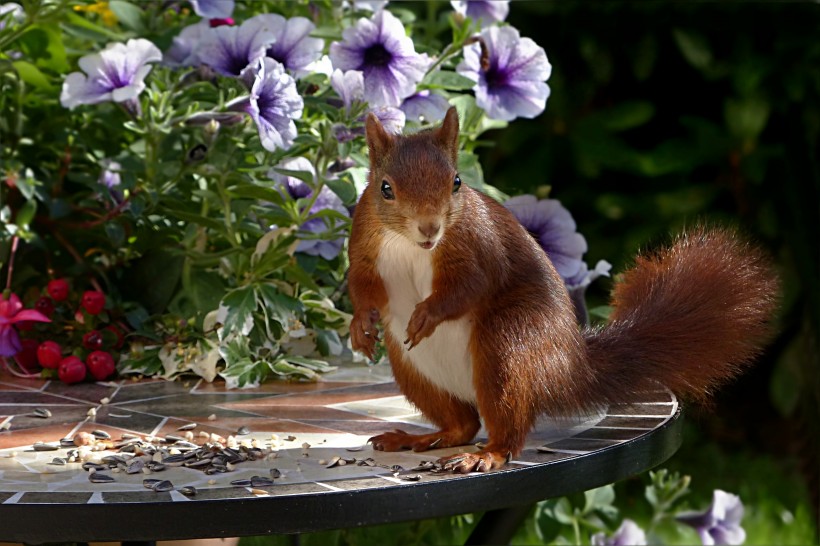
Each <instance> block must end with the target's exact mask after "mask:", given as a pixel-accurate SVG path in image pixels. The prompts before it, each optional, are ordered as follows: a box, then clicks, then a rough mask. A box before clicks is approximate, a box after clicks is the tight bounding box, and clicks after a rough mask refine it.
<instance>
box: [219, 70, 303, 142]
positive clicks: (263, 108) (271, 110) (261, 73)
mask: <svg viewBox="0 0 820 546" xmlns="http://www.w3.org/2000/svg"><path fill="white" fill-rule="evenodd" d="M243 77H244V79H245V83H246V84H247V85H248V87H249V88H250V91H251V93H250V96H248V97H241V98H239V99H235V100H234V101H232V102H231V103H230V104H228V105H227V106H228V108H230V109H231V110H236V111H244V112H247V113H248V114H249V115H250V116H251V118H252V119H253V121H254V123H256V128H257V130H258V131H259V139H260V140H261V141H262V146H263V147H264V148H265V149H266V150H268V151H269V152H272V151H274V150H276V149H279V148H281V149H288V148H290V145H291V144H293V139H295V138H296V124H295V123H294V120H295V119H299V118H300V117H302V109H303V108H304V105H305V104H304V101H303V100H302V97H301V96H299V93H298V92H297V91H296V82H295V81H294V80H293V77H291V75H290V74H288V73H287V72H285V67H284V66H282V65H281V64H279V63H277V62H276V61H274V60H273V59H271V58H269V57H264V58H262V59H258V60H257V61H256V62H255V63H254V64H253V65H252V66H250V67H249V69H248V70H246V71H245V73H244V75H243Z"/></svg>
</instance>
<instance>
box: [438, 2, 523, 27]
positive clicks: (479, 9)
mask: <svg viewBox="0 0 820 546" xmlns="http://www.w3.org/2000/svg"><path fill="white" fill-rule="evenodd" d="M450 5H451V6H453V9H454V10H455V11H456V13H460V14H461V15H463V16H465V17H469V18H470V19H472V20H473V21H480V23H481V27H482V28H484V27H488V26H490V25H492V24H494V23H500V22H501V21H503V20H504V19H506V18H507V15H509V13H510V2H509V0H451V2H450Z"/></svg>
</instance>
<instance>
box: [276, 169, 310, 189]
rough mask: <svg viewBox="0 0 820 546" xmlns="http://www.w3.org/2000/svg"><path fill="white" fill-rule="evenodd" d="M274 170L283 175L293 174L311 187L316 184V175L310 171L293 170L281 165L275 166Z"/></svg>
mask: <svg viewBox="0 0 820 546" xmlns="http://www.w3.org/2000/svg"><path fill="white" fill-rule="evenodd" d="M273 170H274V171H276V172H278V173H279V174H281V175H282V176H292V177H293V178H298V179H299V180H301V181H302V182H304V183H305V184H307V185H308V186H310V187H311V188H312V187H313V186H314V185H315V184H316V180H315V176H314V175H313V173H312V172H310V171H292V170H290V169H282V168H280V167H274V168H273Z"/></svg>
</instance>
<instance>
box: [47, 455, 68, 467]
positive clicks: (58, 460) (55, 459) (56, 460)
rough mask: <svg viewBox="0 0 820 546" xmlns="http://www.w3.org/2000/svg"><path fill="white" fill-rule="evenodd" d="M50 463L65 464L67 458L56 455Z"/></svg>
mask: <svg viewBox="0 0 820 546" xmlns="http://www.w3.org/2000/svg"><path fill="white" fill-rule="evenodd" d="M49 464H53V465H57V466H65V464H66V460H65V459H63V458H62V457H54V458H53V459H51V462H50V463H49Z"/></svg>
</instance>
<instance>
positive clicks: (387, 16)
mask: <svg viewBox="0 0 820 546" xmlns="http://www.w3.org/2000/svg"><path fill="white" fill-rule="evenodd" d="M342 38H343V40H342V41H341V42H334V43H332V44H331V45H330V60H331V61H332V62H333V66H334V68H338V69H340V70H343V71H347V70H361V71H362V73H363V74H364V98H365V100H366V101H367V102H368V103H369V104H370V105H371V106H374V107H378V106H392V107H398V106H399V105H400V104H401V102H402V100H403V99H405V98H407V97H409V96H410V95H412V94H413V93H415V92H416V85H417V84H418V83H419V82H420V81H421V80H422V78H424V73H425V71H426V70H427V67H428V66H429V62H430V61H429V59H428V58H427V57H426V56H424V55H419V54H418V53H416V49H415V47H414V45H413V40H411V39H410V37H408V36H407V34H406V33H405V30H404V26H403V25H402V24H401V21H399V20H398V19H397V18H396V17H395V16H394V15H393V14H392V13H390V12H389V11H386V10H381V11H379V12H378V13H376V15H374V16H373V18H372V20H371V19H364V18H362V19H359V21H358V22H357V23H356V24H355V25H354V26H352V27H350V28H347V29H345V30H344V32H343V33H342Z"/></svg>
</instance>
